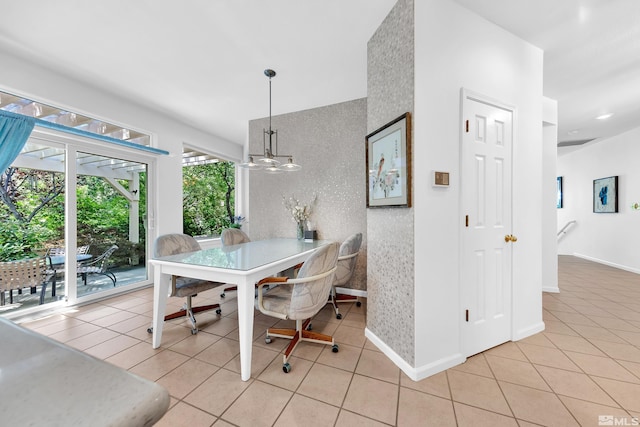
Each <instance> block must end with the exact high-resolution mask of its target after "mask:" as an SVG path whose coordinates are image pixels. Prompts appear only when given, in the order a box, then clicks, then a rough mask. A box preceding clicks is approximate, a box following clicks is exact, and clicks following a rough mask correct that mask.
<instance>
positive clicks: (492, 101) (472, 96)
mask: <svg viewBox="0 0 640 427" xmlns="http://www.w3.org/2000/svg"><path fill="white" fill-rule="evenodd" d="M466 100H470V101H475V102H480V103H483V104H486V105H490V106H493V107H496V108H500V109H503V110H505V111H509V112H510V113H511V159H510V160H511V165H510V169H509V174H510V179H511V206H510V211H511V212H510V215H511V232H510V233H511V234H512V233H513V224H514V209H513V196H514V185H513V183H514V180H513V174H514V167H513V165H514V163H515V150H516V142H517V138H516V134H517V133H516V129H517V108H516V106H515V105H511V104H508V103H505V102H503V101H500V100H498V99H496V98H493V97H490V96H486V95H484V94H482V93H480V92H476V91H473V90H470V89H467V88H465V87H461V88H460V137H459V150H460V155H459V162H460V163H459V167H460V186H461V189H460V192H459V217H460V218H461V224H462V227H464V218H465V215H466V212H465V210H464V208H463V206H464V203H463V202H464V201H463V191H462V186H463V185H464V183H463V180H462V175H463V164H464V161H463V142H464V134H465V133H466V132H465V117H466V115H467V114H466V113H467V111H466V109H465V101H466ZM463 234H464V233H463V232H462V231H461V232H460V233H459V235H458V239H459V240H458V248H459V250H458V265H459V266H460V267H461V268H463V267H465V263H464V262H463V261H464V252H463V251H464V248H465V246H464V244H463V243H464V235H463ZM510 262H511V269H510V276H511V277H510V278H509V281H510V286H511V292H510V301H509V304H510V306H509V311H510V322H511V325H510V327H509V336H510V340H511V341H513V339H514V336H515V333H514V312H513V307H514V292H513V249H512V252H511V259H510ZM467 267H468V266H467ZM458 279H459V283H458V286H459V287H458V289H459V301H458V304H459V313H461V314H462V313H463V310H464V309H465V307H464V300H463V292H464V288H463V284H462V274H459V275H458ZM459 325H460V331H459V339H460V351H461V353H462V355H463V356H464V357H465V358H467V357H469V356H470V354H467V353H468V351H467V350H466V348H467V344H466V342H465V340H464V338H465V334H464V333H463V328H464V327H465V319H464V318H461V321H460V324H459Z"/></svg>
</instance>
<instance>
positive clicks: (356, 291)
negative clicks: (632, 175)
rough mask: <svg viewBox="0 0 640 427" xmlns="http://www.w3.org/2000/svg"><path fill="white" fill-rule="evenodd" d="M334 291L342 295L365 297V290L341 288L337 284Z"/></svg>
mask: <svg viewBox="0 0 640 427" xmlns="http://www.w3.org/2000/svg"><path fill="white" fill-rule="evenodd" d="M336 292H337V293H339V294H342V295H353V296H356V297H363V298H366V297H367V291H363V290H360V289H351V288H341V287H339V286H338V287H336Z"/></svg>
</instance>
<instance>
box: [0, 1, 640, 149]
mask: <svg viewBox="0 0 640 427" xmlns="http://www.w3.org/2000/svg"><path fill="white" fill-rule="evenodd" d="M395 1H396V0H323V1H301V0H271V1H260V0H192V1H189V2H178V1H168V0H165V1H160V0H136V1H131V0H110V1H108V2H107V1H103V2H90V1H86V0H58V1H55V2H46V1H42V2H39V4H38V6H37V7H34V4H33V2H28V1H22V2H18V1H9V0H0V6H1V7H0V8H1V10H2V18H1V22H2V25H0V50H5V51H10V52H12V53H14V54H17V55H20V56H23V57H25V58H27V59H31V60H33V59H34V58H37V62H38V63H39V64H40V65H41V66H44V67H47V68H50V69H52V70H57V71H59V72H62V73H64V74H66V75H69V76H71V77H72V78H75V79H77V80H81V81H85V82H89V83H92V84H96V82H97V85H98V86H99V87H101V88H107V90H110V91H112V92H117V93H119V94H121V95H123V96H126V97H127V98H131V99H133V100H135V101H136V102H139V103H142V104H145V105H148V106H150V107H151V108H154V109H156V110H160V111H162V112H165V113H170V114H172V115H174V116H176V117H178V118H179V119H180V120H181V121H183V122H185V123H188V124H191V125H193V126H195V127H198V128H200V129H203V130H205V131H208V132H210V133H213V134H216V135H218V136H220V137H222V138H224V139H227V140H230V141H233V142H236V143H243V142H244V141H245V138H246V131H247V121H248V120H251V119H255V118H260V117H265V116H267V115H268V112H269V104H268V96H269V95H268V94H269V92H268V79H267V77H265V76H264V74H263V70H264V69H266V68H272V69H274V70H275V71H276V72H277V76H276V77H275V78H274V79H273V114H274V115H277V114H282V113H287V112H291V111H298V110H304V109H308V108H314V107H318V106H323V105H328V104H333V103H337V102H342V101H347V100H352V99H356V98H361V97H365V96H366V55H367V51H366V44H367V41H368V40H369V38H370V37H371V35H372V34H373V32H374V31H375V29H376V28H377V27H378V26H379V25H380V23H381V22H382V20H383V19H384V17H385V16H386V15H387V13H388V12H389V11H390V10H391V8H392V7H393V5H394V4H395ZM415 1H420V0H415ZM457 1H458V3H460V4H462V5H464V6H465V7H468V8H469V9H471V10H474V11H475V12H476V13H478V14H480V15H483V16H485V17H486V18H487V19H489V20H490V21H493V22H495V23H496V24H498V25H500V26H502V27H504V28H505V29H507V30H509V31H510V32H512V33H514V34H516V35H518V36H519V37H521V38H523V39H525V40H528V41H529V42H531V43H532V44H534V45H536V46H539V47H541V48H543V49H544V50H545V66H544V72H545V81H544V94H545V96H548V97H550V98H553V99H557V100H558V102H559V120H560V127H559V140H560V141H567V140H580V139H591V138H602V137H607V136H611V135H615V134H617V133H620V132H623V131H626V130H629V129H631V128H634V127H638V126H640V103H639V102H638V100H639V99H640V19H639V18H640V1H638V0H583V1H580V0H562V1H558V0H457ZM605 112H611V113H614V116H613V117H611V118H610V119H609V120H606V121H598V120H595V117H596V116H598V115H600V114H602V113H605ZM570 131H577V132H575V133H572V134H571V135H569V132H570Z"/></svg>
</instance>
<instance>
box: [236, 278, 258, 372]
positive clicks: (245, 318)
mask: <svg viewBox="0 0 640 427" xmlns="http://www.w3.org/2000/svg"><path fill="white" fill-rule="evenodd" d="M237 296H238V329H239V331H238V332H239V336H240V376H241V378H242V381H248V380H249V378H251V352H252V347H251V344H252V341H253V305H254V301H253V300H254V296H255V286H254V284H253V283H246V282H245V283H238V293H237Z"/></svg>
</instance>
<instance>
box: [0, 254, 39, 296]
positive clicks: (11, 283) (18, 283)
mask: <svg viewBox="0 0 640 427" xmlns="http://www.w3.org/2000/svg"><path fill="white" fill-rule="evenodd" d="M49 279H50V275H48V274H47V261H46V258H45V257H38V258H29V259H23V260H19V261H8V262H0V305H4V304H5V295H4V293H5V292H6V291H8V292H9V303H10V304H13V290H14V289H18V290H20V289H22V288H35V287H37V286H41V287H42V288H41V291H40V304H43V303H44V294H45V292H46V290H47V283H48V282H49Z"/></svg>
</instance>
